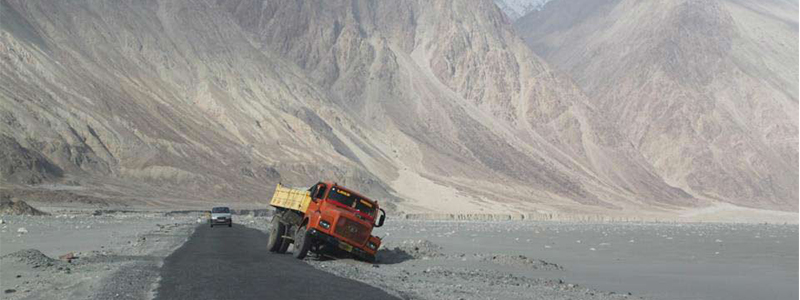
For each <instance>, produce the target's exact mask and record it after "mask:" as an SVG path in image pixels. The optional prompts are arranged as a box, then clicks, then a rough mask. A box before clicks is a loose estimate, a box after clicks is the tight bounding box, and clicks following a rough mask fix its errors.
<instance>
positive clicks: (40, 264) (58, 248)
mask: <svg viewBox="0 0 800 300" xmlns="http://www.w3.org/2000/svg"><path fill="white" fill-rule="evenodd" d="M49 212H50V213H51V214H52V215H50V216H8V215H3V216H0V218H2V223H3V224H2V225H0V227H1V228H2V229H0V269H2V272H0V293H2V298H3V299H9V300H11V299H148V298H150V297H151V295H150V293H151V291H152V290H153V287H154V285H155V284H156V283H157V280H158V268H159V267H160V265H161V262H162V260H163V259H164V257H166V256H167V255H169V254H170V253H171V252H172V251H173V250H174V249H176V248H177V247H178V246H180V245H181V244H183V242H184V241H185V240H186V239H187V237H188V236H189V235H190V234H191V232H192V231H193V230H194V228H195V225H196V219H197V218H196V217H193V216H188V215H177V216H173V215H168V214H165V213H160V212H119V211H118V212H114V211H107V212H105V213H104V212H100V211H94V210H57V209H55V210H50V211H49ZM59 257H63V258H62V259H59Z"/></svg>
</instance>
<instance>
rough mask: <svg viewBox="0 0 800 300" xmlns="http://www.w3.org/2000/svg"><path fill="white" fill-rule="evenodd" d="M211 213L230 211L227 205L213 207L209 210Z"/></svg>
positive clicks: (226, 212)
mask: <svg viewBox="0 0 800 300" xmlns="http://www.w3.org/2000/svg"><path fill="white" fill-rule="evenodd" d="M211 213H214V214H229V213H231V210H230V209H229V208H227V207H214V209H212V210H211Z"/></svg>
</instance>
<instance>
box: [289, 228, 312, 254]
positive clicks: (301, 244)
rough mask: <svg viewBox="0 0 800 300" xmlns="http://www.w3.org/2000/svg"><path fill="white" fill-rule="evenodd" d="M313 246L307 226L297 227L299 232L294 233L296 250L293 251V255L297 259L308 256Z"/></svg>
mask: <svg viewBox="0 0 800 300" xmlns="http://www.w3.org/2000/svg"><path fill="white" fill-rule="evenodd" d="M310 248H311V237H309V236H308V232H307V231H306V226H305V225H304V226H303V227H300V228H299V229H297V233H295V235H294V252H292V256H294V258H297V259H303V258H306V255H308V249H310Z"/></svg>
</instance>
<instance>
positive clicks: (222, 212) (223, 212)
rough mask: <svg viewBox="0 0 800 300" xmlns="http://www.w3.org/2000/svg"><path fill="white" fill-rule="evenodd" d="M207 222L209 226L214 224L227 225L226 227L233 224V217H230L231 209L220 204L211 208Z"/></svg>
mask: <svg viewBox="0 0 800 300" xmlns="http://www.w3.org/2000/svg"><path fill="white" fill-rule="evenodd" d="M208 224H209V225H211V227H214V225H220V224H222V225H228V227H231V226H233V219H232V218H231V209H230V208H227V207H224V206H220V207H214V208H212V209H211V218H210V219H208Z"/></svg>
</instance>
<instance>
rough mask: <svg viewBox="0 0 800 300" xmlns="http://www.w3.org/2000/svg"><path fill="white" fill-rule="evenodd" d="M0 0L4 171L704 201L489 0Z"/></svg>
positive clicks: (167, 191) (471, 198)
mask: <svg viewBox="0 0 800 300" xmlns="http://www.w3.org/2000/svg"><path fill="white" fill-rule="evenodd" d="M0 3H2V19H3V22H2V32H1V34H2V35H1V36H0V38H1V39H0V41H2V47H0V64H2V70H0V82H2V83H3V84H2V88H0V105H1V106H0V115H2V119H3V122H2V123H0V133H2V135H3V139H2V144H0V145H2V147H3V151H4V152H7V153H11V155H10V156H8V158H3V159H5V161H3V162H2V165H3V169H2V173H0V175H2V181H3V184H4V185H5V186H7V187H12V188H38V189H43V188H46V189H59V190H68V191H70V192H74V193H83V194H92V195H95V196H97V195H100V196H106V197H112V198H121V199H127V198H134V199H139V200H142V201H147V202H153V203H156V204H167V205H193V206H194V205H207V203H209V202H210V201H215V202H219V201H230V202H238V203H243V204H253V205H265V202H266V200H267V198H268V195H269V193H270V191H271V189H272V188H273V187H274V185H275V184H277V183H278V182H279V181H282V182H283V183H285V184H290V185H297V186H303V185H310V184H312V183H313V182H315V181H316V180H318V179H331V180H336V181H338V182H340V183H342V184H345V185H348V186H352V187H354V188H356V189H359V190H362V191H364V192H365V193H366V194H368V195H371V196H373V197H375V198H376V199H378V200H380V201H382V202H383V203H387V202H388V203H392V204H396V205H397V206H398V209H400V210H402V211H406V212H444V213H526V212H544V213H552V212H577V213H600V214H603V213H608V214H636V213H638V212H641V211H648V212H665V211H667V212H668V211H674V210H676V209H683V208H687V207H696V206H698V205H703V204H704V202H702V201H700V200H698V199H696V198H694V197H692V196H691V195H689V194H687V193H686V192H684V191H683V190H681V189H680V188H678V187H675V186H671V185H670V184H668V183H667V182H665V181H664V180H663V179H662V177H661V176H660V174H659V173H658V172H659V171H660V170H659V169H658V168H653V167H652V166H653V165H656V166H659V165H658V164H653V163H652V162H651V158H652V157H649V156H647V155H644V156H643V155H641V154H640V152H639V150H638V149H637V147H636V144H632V143H631V142H630V141H629V140H628V139H627V138H626V135H625V134H627V129H626V131H624V132H623V133H624V134H623V133H621V132H620V131H619V130H618V126H620V125H621V124H620V123H618V122H617V121H616V119H615V118H611V117H607V116H606V114H605V112H604V111H603V110H602V109H601V107H600V106H599V105H598V104H596V103H594V102H592V101H589V98H587V97H586V96H585V95H584V94H583V92H582V91H581V90H580V89H579V88H578V87H577V86H576V85H575V84H574V83H573V82H572V80H571V79H570V78H569V77H568V76H566V75H564V74H562V73H559V72H556V71H554V70H552V69H550V67H548V65H547V64H546V63H545V62H544V61H543V60H542V59H540V58H539V57H538V56H537V55H535V54H534V53H533V52H532V51H531V50H530V49H529V48H528V47H527V46H526V45H525V44H524V42H523V41H522V39H520V38H519V37H517V36H516V34H515V33H514V29H513V28H512V26H511V24H509V23H508V18H506V17H505V16H504V15H503V13H502V12H501V11H500V9H499V8H498V7H497V6H495V5H494V3H493V2H492V1H489V0H487V1H411V0H409V1H356V0H336V1H300V0H292V1H275V2H264V1H254V0H239V1H219V2H215V1H191V2H190V1H150V2H116V1H108V2H104V1H100V2H82V1H75V2H55V3H42V2H38V1H2V2H0ZM795 99H796V98H795ZM795 103H796V102H795ZM795 105H796V104H795ZM795 128H796V126H795ZM648 154H649V153H648Z"/></svg>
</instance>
